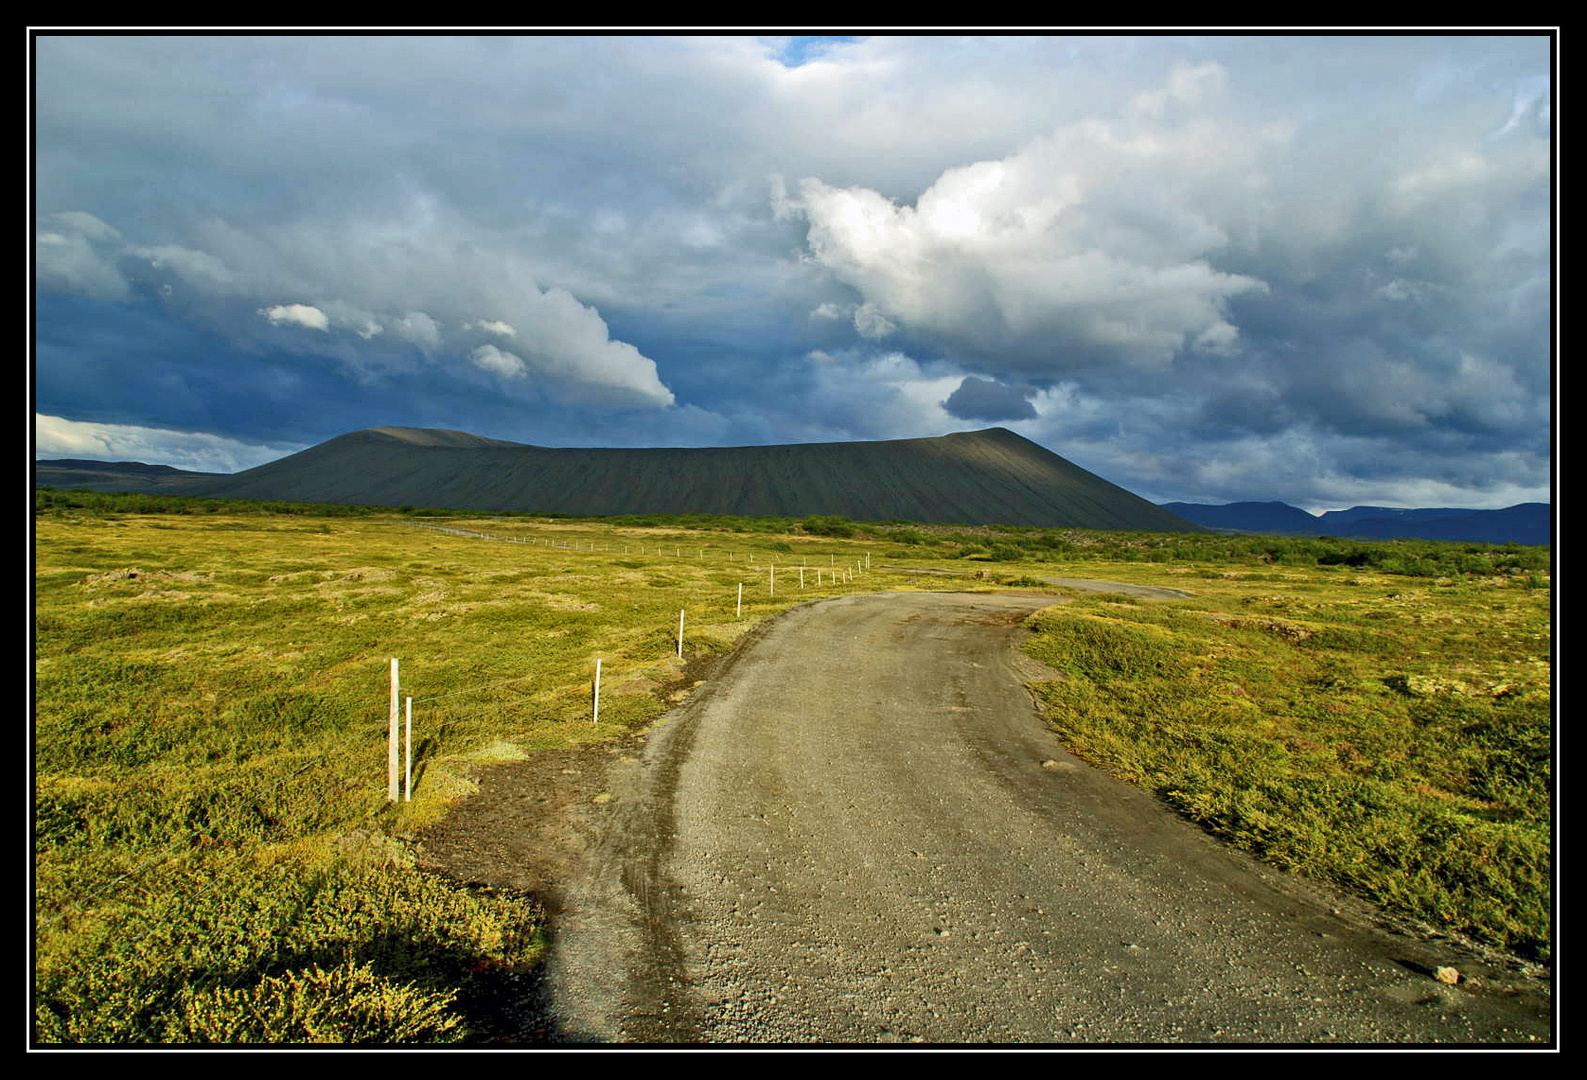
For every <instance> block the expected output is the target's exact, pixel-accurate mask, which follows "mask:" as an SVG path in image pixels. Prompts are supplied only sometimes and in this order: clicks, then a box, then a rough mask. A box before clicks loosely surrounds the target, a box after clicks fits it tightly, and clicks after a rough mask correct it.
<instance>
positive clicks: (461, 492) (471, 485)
mask: <svg viewBox="0 0 1587 1080" xmlns="http://www.w3.org/2000/svg"><path fill="white" fill-rule="evenodd" d="M34 469H35V472H34V482H35V484H39V485H48V486H51V487H58V488H90V489H93V490H96V491H134V492H154V493H163V494H169V495H198V496H214V497H221V498H251V499H279V500H284V501H288V502H323V503H350V504H359V505H372V506H404V505H408V506H428V507H444V508H449V509H461V510H481V511H521V512H525V513H560V514H585V515H591V516H613V515H620V514H737V515H744V516H752V517H765V516H779V517H807V516H811V515H833V516H842V517H847V518H852V519H854V520H856V521H889V520H895V519H901V520H906V521H919V522H936V523H951V524H967V525H980V524H1007V525H1035V526H1043V527H1049V528H1057V527H1072V528H1086V529H1119V530H1141V531H1151V532H1203V531H1205V530H1204V529H1203V528H1202V527H1201V526H1200V525H1197V524H1195V523H1194V522H1192V521H1189V520H1187V519H1185V518H1183V517H1180V516H1178V515H1176V514H1174V513H1172V512H1171V511H1168V510H1164V509H1162V508H1160V507H1157V506H1154V505H1153V504H1152V503H1150V502H1148V501H1146V500H1145V499H1142V498H1141V497H1140V496H1138V495H1135V494H1132V493H1131V492H1129V491H1126V490H1125V489H1123V488H1121V487H1119V486H1118V485H1116V484H1112V483H1109V482H1108V481H1106V480H1104V479H1102V478H1101V477H1099V476H1096V475H1095V474H1093V473H1090V472H1087V471H1086V470H1085V469H1082V468H1080V467H1079V466H1078V465H1075V464H1073V463H1072V462H1069V461H1066V460H1065V459H1063V458H1061V457H1059V456H1058V455H1057V454H1054V453H1053V452H1052V451H1050V450H1047V449H1045V448H1044V447H1041V446H1038V445H1037V444H1035V443H1033V442H1031V441H1030V440H1028V439H1025V438H1022V437H1021V436H1019V435H1016V434H1015V433H1014V432H1012V431H1008V430H1006V429H1004V428H990V429H988V430H985V431H968V432H959V433H956V434H952V435H943V436H940V437H938V438H930V439H896V440H890V441H882V442H844V443H797V444H788V445H780V446H742V447H722V448H703V449H636V450H622V449H552V448H547V447H540V446H530V445H526V444H523V443H513V442H505V441H503V440H500V439H489V438H485V437H483V436H479V435H470V434H468V433H466V432H462V431H441V430H435V429H429V428H402V427H382V428H367V429H365V430H362V431H355V432H351V433H349V434H347V435H340V436H337V437H336V438H334V439H330V440H328V441H326V442H323V443H320V444H319V445H318V446H312V447H310V448H309V449H307V450H304V451H301V452H299V453H296V454H292V455H290V456H289V457H284V458H281V459H280V460H278V461H272V462H269V463H268V464H265V465H260V466H258V467H257V468H253V469H248V470H246V471H244V472H239V473H233V474H215V473H192V472H183V471H181V470H179V469H169V468H166V467H164V466H151V465H144V464H141V463H137V462H98V461H80V460H68V461H38V462H35V463H34Z"/></svg>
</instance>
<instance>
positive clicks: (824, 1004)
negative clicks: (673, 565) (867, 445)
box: [548, 592, 1552, 1044]
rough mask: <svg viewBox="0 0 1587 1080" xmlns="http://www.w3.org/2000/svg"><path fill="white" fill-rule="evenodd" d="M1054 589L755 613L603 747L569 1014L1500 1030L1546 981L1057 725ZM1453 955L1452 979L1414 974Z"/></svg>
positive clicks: (695, 1033)
mask: <svg viewBox="0 0 1587 1080" xmlns="http://www.w3.org/2000/svg"><path fill="white" fill-rule="evenodd" d="M1052 600H1053V598H1052V597H1050V596H1049V597H1038V596H1025V595H1014V594H990V593H983V594H972V593H963V594H951V593H907V592H906V593H888V594H878V595H872V596H851V597H845V598H841V599H836V600H828V601H823V602H817V603H811V604H807V605H803V606H801V607H798V608H795V609H793V610H791V611H790V612H788V613H786V614H785V615H783V616H781V617H779V618H777V619H775V620H772V621H771V622H769V623H767V624H765V625H764V626H763V627H762V628H760V629H759V630H758V631H757V632H756V633H755V635H754V636H753V639H752V640H750V641H749V642H747V643H746V644H745V646H744V647H742V648H741V649H740V650H739V652H738V653H737V654H735V656H734V657H733V658H732V659H731V660H730V661H729V662H728V663H727V664H725V665H724V666H723V667H722V668H721V669H720V670H719V671H718V672H717V673H716V675H715V677H714V678H712V679H711V680H710V681H709V682H708V683H707V684H706V685H705V686H704V687H702V688H700V689H699V690H698V691H697V692H696V693H695V695H694V696H693V697H692V698H691V699H689V700H688V701H687V702H686V703H685V704H684V705H682V706H680V707H679V708H677V709H675V710H673V711H672V712H671V713H670V714H668V716H667V717H666V718H665V719H664V720H663V721H662V722H661V723H659V724H658V725H657V726H656V728H655V729H654V731H653V733H652V734H651V736H650V737H649V739H648V740H647V742H646V745H645V749H644V752H643V754H642V755H641V756H639V757H633V758H630V759H628V760H626V761H622V762H618V763H616V764H614V766H613V768H612V770H611V772H610V774H609V775H608V776H607V778H606V784H607V787H608V789H609V794H610V799H609V800H607V799H606V798H604V797H603V798H602V800H601V806H600V807H599V808H598V812H595V813H592V814H591V815H590V817H589V821H588V823H587V828H588V835H587V836H586V838H585V841H584V847H585V852H586V854H585V858H584V860H583V867H582V869H581V871H580V873H579V874H578V875H577V877H576V879H575V880H572V881H569V882H568V883H566V887H565V889H564V890H563V896H562V901H561V911H560V912H559V914H558V917H557V923H556V932H555V941H554V946H553V953H552V959H551V961H550V967H549V976H548V979H549V983H550V986H551V997H552V1003H551V1009H552V1011H553V1012H554V1014H555V1023H556V1026H557V1028H558V1029H559V1031H560V1032H562V1034H563V1036H564V1037H565V1038H567V1039H570V1040H574V1041H592V1042H630V1043H633V1042H637V1043H697V1042H701V1043H758V1044H787V1043H812V1042H814V1043H886V1042H926V1043H937V1044H961V1043H998V1044H1005V1043H1020V1044H1025V1043H1040V1044H1053V1043H1072V1042H1085V1043H1096V1042H1103V1043H1153V1044H1158V1043H1222V1042H1278V1043H1290V1044H1313V1043H1325V1042H1339V1043H1383V1042H1389V1043H1489V1042H1512V1043H1526V1042H1528V1041H1533V1042H1537V1041H1542V1042H1547V1041H1548V1040H1550V1039H1551V1037H1552V1036H1551V1026H1550V1020H1551V1017H1550V1011H1551V1009H1550V1004H1549V998H1548V996H1547V988H1546V984H1543V983H1541V982H1539V981H1537V980H1535V979H1531V978H1528V977H1525V976H1524V975H1522V974H1521V973H1519V972H1518V971H1517V970H1516V969H1515V968H1514V967H1513V966H1507V965H1506V964H1505V963H1504V961H1503V958H1496V957H1493V956H1484V955H1479V954H1477V953H1472V952H1467V951H1464V950H1463V949H1462V948H1461V947H1459V946H1458V945H1456V944H1455V943H1453V942H1451V941H1448V940H1447V939H1443V938H1439V937H1437V936H1436V935H1419V934H1416V933H1407V932H1404V931H1403V929H1396V928H1395V927H1393V926H1392V925H1391V924H1389V923H1388V922H1387V921H1386V920H1384V919H1383V918H1381V917H1380V916H1378V915H1377V913H1375V912H1374V911H1373V910H1371V909H1370V908H1368V907H1366V906H1365V905H1362V904H1358V903H1355V902H1352V901H1349V900H1347V899H1344V898H1342V897H1339V896H1336V895H1333V894H1331V893H1329V892H1328V891H1327V890H1325V889H1322V888H1319V887H1316V886H1312V885H1308V884H1307V883H1305V882H1302V881H1300V880H1299V879H1296V878H1294V877H1292V876H1288V875H1283V874H1279V873H1276V872H1273V871H1270V870H1268V869H1266V868H1263V867H1261V866H1259V865H1257V864H1256V863H1254V862H1253V861H1251V860H1249V859H1246V858H1244V857H1243V856H1240V855H1238V854H1235V853H1232V852H1229V851H1227V850H1226V849H1225V848H1223V847H1222V846H1221V845H1219V844H1218V843H1216V842H1214V841H1212V840H1211V839H1210V838H1208V837H1207V836H1206V835H1204V834H1203V833H1202V832H1200V831H1199V830H1197V829H1196V828H1194V827H1192V826H1190V825H1188V824H1187V823H1185V822H1183V821H1182V820H1180V819H1178V818H1177V817H1175V816H1174V815H1172V814H1171V813H1169V812H1168V811H1167V810H1166V809H1164V808H1163V806H1162V805H1161V804H1159V803H1158V802H1157V801H1156V800H1155V799H1154V798H1153V797H1152V796H1150V795H1149V794H1148V793H1145V792H1143V791H1140V790H1138V789H1135V788H1132V787H1130V786H1128V785H1125V784H1122V783H1119V782H1117V781H1114V780H1112V779H1111V778H1109V777H1107V776H1105V775H1104V774H1102V773H1101V772H1100V771H1099V770H1096V769H1094V768H1092V767H1090V766H1088V765H1086V764H1085V763H1083V762H1080V761H1078V760H1076V759H1074V758H1072V757H1071V756H1069V755H1068V754H1066V753H1065V752H1064V751H1063V750H1062V748H1061V747H1060V746H1059V745H1058V744H1057V742H1056V741H1055V739H1054V737H1053V736H1052V734H1051V733H1050V732H1049V731H1048V729H1047V728H1046V726H1045V725H1044V724H1043V723H1042V721H1041V718H1040V717H1039V715H1038V714H1037V712H1036V707H1035V705H1034V704H1033V702H1032V699H1031V696H1030V694H1029V692H1028V691H1027V690H1026V689H1025V686H1024V684H1025V683H1027V682H1031V681H1034V680H1037V679H1043V678H1051V677H1053V675H1054V674H1055V673H1053V672H1051V671H1050V670H1048V669H1044V668H1042V667H1041V665H1039V664H1036V662H1035V661H1032V660H1030V659H1029V658H1027V657H1024V656H1023V655H1022V654H1021V653H1020V652H1019V651H1018V644H1019V642H1020V641H1021V640H1022V639H1023V637H1024V635H1026V634H1027V633H1028V632H1027V631H1025V630H1024V629H1023V628H1022V626H1021V622H1022V620H1023V618H1024V617H1025V616H1026V615H1028V614H1029V613H1030V612H1031V611H1034V610H1036V609H1037V608H1039V607H1041V606H1045V605H1046V604H1049V603H1051V602H1052ZM1444 966H1449V967H1454V968H1456V969H1458V970H1459V971H1460V973H1461V979H1460V981H1459V982H1458V983H1457V984H1456V985H1446V984H1445V983H1443V982H1440V981H1438V980H1437V979H1436V978H1435V977H1434V973H1435V971H1436V970H1437V969H1438V968H1439V967H1444Z"/></svg>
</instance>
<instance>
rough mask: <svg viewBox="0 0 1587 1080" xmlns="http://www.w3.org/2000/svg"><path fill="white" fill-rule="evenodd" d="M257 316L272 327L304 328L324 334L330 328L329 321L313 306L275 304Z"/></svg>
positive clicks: (262, 310) (323, 313)
mask: <svg viewBox="0 0 1587 1080" xmlns="http://www.w3.org/2000/svg"><path fill="white" fill-rule="evenodd" d="M259 314H261V315H263V316H264V317H265V318H266V319H268V320H270V324H271V325H272V326H305V327H308V328H309V329H310V330H320V331H325V332H329V330H330V328H331V320H330V319H328V318H326V315H325V312H323V311H321V310H320V309H319V308H317V307H315V306H314V305H313V304H277V305H275V306H274V307H268V308H263V309H261V310H260V312H259Z"/></svg>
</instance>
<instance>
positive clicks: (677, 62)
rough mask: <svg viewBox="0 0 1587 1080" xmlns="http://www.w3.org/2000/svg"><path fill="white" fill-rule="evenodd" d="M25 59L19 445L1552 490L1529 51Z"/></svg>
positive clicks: (368, 40) (1357, 41)
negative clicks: (1001, 454)
mask: <svg viewBox="0 0 1587 1080" xmlns="http://www.w3.org/2000/svg"><path fill="white" fill-rule="evenodd" d="M35 34H36V37H35V38H34V41H33V46H34V52H33V70H32V79H33V91H34V97H33V102H32V104H33V125H34V130H33V135H34V138H33V145H32V161H31V164H32V182H33V188H32V192H31V194H32V200H33V207H32V209H33V213H34V223H33V224H34V244H33V250H32V260H33V261H32V267H31V269H32V283H33V316H34V319H33V340H32V346H33V365H32V398H33V401H32V407H33V417H32V424H31V425H30V435H31V439H32V443H33V451H34V457H35V459H40V458H61V457H78V458H95V459H100V460H135V461H145V462H149V463H154V464H167V465H174V466H176V467H178V468H185V469H197V470H201V471H211V472H232V471H236V470H240V469H245V468H250V467H253V466H255V465H259V464H263V463H264V462H266V461H270V460H274V459H276V458H278V457H281V456H284V455H286V454H289V453H293V452H296V451H297V450H301V449H304V448H306V447H308V446H311V445H314V444H316V443H319V442H323V441H324V440H326V439H329V438H333V437H334V436H336V435H340V434H343V433H345V432H348V431H355V430H358V429H360V428H367V427H378V426H387V425H401V426H410V427H432V428H451V429H457V430H462V431H468V432H472V433H474V434H478V435H485V436H489V437H492V438H498V439H508V440H512V441H516V442H523V443H530V444H534V445H539V446H625V447H626V446H635V447H637V446H746V445H764V444H771V443H789V442H833V441H850V440H873V439H899V438H918V437H924V436H937V435H944V434H947V433H949V432H953V431H970V430H979V429H983V428H989V427H1006V428H1009V429H1010V430H1013V431H1015V432H1018V433H1019V434H1021V435H1023V436H1025V437H1026V438H1029V439H1031V440H1033V441H1035V442H1037V443H1039V444H1041V445H1042V446H1045V447H1046V448H1048V449H1049V450H1051V451H1053V452H1054V453H1057V454H1059V455H1061V456H1063V457H1065V458H1067V459H1068V460H1070V461H1072V462H1074V463H1075V464H1077V465H1080V466H1081V467H1082V468H1085V469H1088V470H1090V471H1091V472H1094V473H1096V474H1098V475H1100V476H1102V477H1104V478H1106V479H1108V480H1110V481H1112V482H1114V483H1116V484H1120V485H1122V486H1123V487H1125V488H1128V489H1129V490H1131V491H1133V492H1135V493H1136V494H1138V495H1141V496H1142V497H1144V498H1147V499H1150V500H1152V501H1153V502H1167V501H1186V502H1199V503H1228V502H1237V501H1246V500H1258V501H1268V500H1279V501H1283V502H1287V503H1290V504H1292V505H1295V506H1300V507H1303V508H1305V509H1308V510H1311V511H1313V512H1318V511H1321V510H1325V509H1333V508H1342V507H1348V506H1353V505H1358V504H1369V505H1385V506H1464V507H1476V508H1497V507H1504V506H1510V505H1513V504H1515V503H1519V502H1541V501H1549V500H1550V494H1551V477H1552V456H1551V454H1552V447H1553V436H1552V432H1553V426H1552V425H1553V416H1554V408H1553V403H1552V390H1553V377H1554V359H1553V347H1554V312H1553V304H1552V300H1553V288H1554V284H1553V282H1554V276H1553V275H1554V266H1555V262H1554V259H1555V256H1554V254H1553V248H1552V242H1553V238H1554V216H1553V205H1554V204H1553V170H1552V153H1553V147H1554V139H1553V117H1552V101H1553V45H1554V42H1553V40H1552V39H1551V38H1550V37H1549V36H1548V34H1547V33H1546V32H1539V33H1526V32H1522V31H1517V32H1514V33H1512V34H1489V35H1484V36H1461V35H1453V34H1430V35H1394V36H1366V35H1342V36H1326V35H1312V34H1306V35H1297V36H1231V37H1200V36H1198V37H1179V36H1166V35H1147V36H1122V37H1115V36H1099V35H1081V36H1037V35H1023V34H1022V35H1017V36H1012V37H950V36H939V35H903V36H884V37H865V38H852V39H845V38H790V37H753V36H721V35H705V36H691V37H664V36H657V35H644V36H631V37H623V36H602V37H578V36H566V35H555V34H539V35H531V36H508V35H486V36H476V37H455V36H436V35H407V36H388V35H381V34H336V35H323V36H298V37H292V36H268V35H265V36H223V37H204V36H190V35H136V34H121V35H116V36H108V37H106V36H87V35H80V34H76V33H51V32H49V31H44V30H37V31H35Z"/></svg>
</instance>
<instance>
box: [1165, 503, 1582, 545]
mask: <svg viewBox="0 0 1587 1080" xmlns="http://www.w3.org/2000/svg"><path fill="white" fill-rule="evenodd" d="M1163 509H1165V510H1169V511H1171V512H1173V513H1175V514H1178V515H1179V516H1180V517H1183V518H1186V519H1188V520H1190V521H1194V522H1195V523H1196V524H1198V525H1203V526H1205V527H1207V528H1209V529H1213V530H1215V531H1218V532H1246V533H1273V534H1278V535H1285V536H1345V537H1351V538H1355V539H1361V540H1450V541H1457V542H1464V543H1475V544H1539V545H1541V544H1551V543H1553V535H1554V533H1553V520H1552V514H1551V512H1550V508H1549V504H1548V503H1520V504H1519V505H1516V506H1511V507H1506V508H1505V509H1503V510H1471V509H1466V508H1462V507H1452V506H1444V507H1422V508H1417V509H1406V508H1403V507H1394V506H1353V507H1351V508H1350V509H1349V510H1329V511H1328V512H1326V513H1324V514H1319V515H1317V516H1315V517H1313V516H1312V515H1311V514H1308V513H1307V512H1306V511H1304V510H1301V509H1299V508H1298V507H1294V506H1290V505H1289V504H1287V503H1281V502H1240V503H1228V504H1227V505H1223V506H1210V505H1207V504H1203V503H1182V502H1173V503H1164V504H1163Z"/></svg>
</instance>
